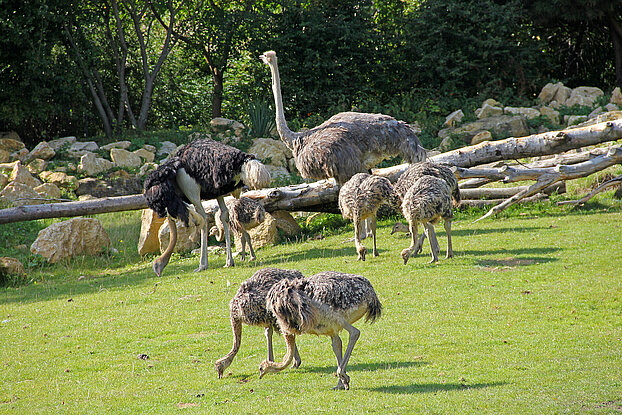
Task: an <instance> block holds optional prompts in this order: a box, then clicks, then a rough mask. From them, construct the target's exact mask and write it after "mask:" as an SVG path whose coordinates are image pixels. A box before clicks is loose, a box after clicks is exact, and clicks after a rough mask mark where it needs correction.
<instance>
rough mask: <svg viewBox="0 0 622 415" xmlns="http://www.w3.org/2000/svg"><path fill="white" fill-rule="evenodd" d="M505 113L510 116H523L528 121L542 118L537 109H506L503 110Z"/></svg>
mask: <svg viewBox="0 0 622 415" xmlns="http://www.w3.org/2000/svg"><path fill="white" fill-rule="evenodd" d="M503 113H504V114H509V115H522V116H524V117H525V118H527V119H528V120H532V119H534V118H538V117H539V116H540V111H538V110H537V109H535V108H526V107H505V108H503Z"/></svg>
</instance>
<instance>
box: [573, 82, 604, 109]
mask: <svg viewBox="0 0 622 415" xmlns="http://www.w3.org/2000/svg"><path fill="white" fill-rule="evenodd" d="M603 95H605V93H604V92H603V90H602V89H600V88H596V87H591V86H580V87H577V88H575V89H573V90H572V93H571V94H570V98H568V100H566V102H565V103H564V105H566V106H567V107H572V106H573V105H581V106H585V107H593V106H594V104H596V100H597V99H598V98H600V97H602V96H603Z"/></svg>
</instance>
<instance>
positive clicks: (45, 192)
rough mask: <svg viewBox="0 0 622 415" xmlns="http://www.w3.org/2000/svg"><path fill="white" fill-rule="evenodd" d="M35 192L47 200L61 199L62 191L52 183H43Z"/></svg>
mask: <svg viewBox="0 0 622 415" xmlns="http://www.w3.org/2000/svg"><path fill="white" fill-rule="evenodd" d="M34 191H35V192H37V193H38V194H39V196H41V197H42V198H46V199H60V197H61V191H60V189H59V188H58V186H56V185H55V184H52V183H43V184H42V185H40V186H37V187H35V188H34Z"/></svg>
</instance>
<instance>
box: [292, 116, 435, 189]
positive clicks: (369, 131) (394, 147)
mask: <svg viewBox="0 0 622 415" xmlns="http://www.w3.org/2000/svg"><path fill="white" fill-rule="evenodd" d="M293 153H294V157H295V159H296V167H297V168H298V170H299V171H300V173H301V174H302V176H303V177H305V178H309V179H315V180H320V179H327V178H330V177H334V178H335V179H336V180H337V182H338V183H345V182H346V181H347V180H348V179H350V177H352V176H353V175H355V174H356V173H363V172H368V171H369V169H371V168H372V167H375V166H376V165H377V164H378V163H380V162H381V161H383V160H386V159H389V158H391V157H395V156H402V157H403V158H404V159H405V160H406V161H408V162H410V163H415V162H419V161H423V160H425V158H426V152H425V149H424V148H423V147H422V146H421V143H420V142H419V139H418V138H417V135H416V134H415V133H414V131H413V130H412V129H411V128H410V127H409V126H408V125H407V124H406V123H405V122H403V121H398V120H396V119H395V118H393V117H390V116H388V115H383V114H367V113H359V112H342V113H339V114H336V115H334V116H332V117H331V118H329V119H328V120H326V121H325V122H324V123H322V124H321V125H319V126H317V127H315V128H313V129H311V130H309V131H305V132H302V133H297V134H296V138H295V140H294V143H293Z"/></svg>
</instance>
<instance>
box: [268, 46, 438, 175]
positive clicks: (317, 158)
mask: <svg viewBox="0 0 622 415" xmlns="http://www.w3.org/2000/svg"><path fill="white" fill-rule="evenodd" d="M261 60H262V61H263V62H264V63H265V64H266V65H268V66H269V67H270V72H271V74H272V92H273V93H274V102H275V105H276V128H277V131H278V132H279V136H280V137H281V140H282V141H283V142H284V143H285V145H286V146H287V147H288V148H289V149H290V150H291V151H292V153H293V155H294V158H295V160H296V167H297V168H298V170H299V171H300V174H301V175H302V177H304V178H307V179H314V180H321V179H328V178H331V177H333V178H335V180H336V181H337V183H338V184H343V183H345V182H346V181H348V180H349V179H350V177H352V176H354V175H355V174H356V173H368V172H369V170H370V169H371V168H372V167H375V166H376V165H377V164H378V163H380V162H381V161H383V160H387V159H389V158H391V157H395V156H401V157H403V158H404V159H405V161H407V162H409V163H416V162H419V161H423V160H425V158H426V151H425V149H424V148H423V147H422V146H421V143H420V142H419V139H418V138H417V135H416V134H415V133H414V131H413V130H412V129H411V128H410V127H409V126H408V124H406V123H405V122H403V121H398V120H396V119H395V118H393V117H390V116H388V115H383V114H367V113H360V112H341V113H339V114H336V115H333V116H332V117H331V118H329V119H328V120H326V121H325V122H324V123H322V124H321V125H319V126H317V127H315V128H312V129H310V130H308V131H304V132H299V133H296V132H293V131H291V130H290V129H289V128H288V127H287V121H286V120H285V112H284V109H283V99H282V97H281V80H280V77H279V68H278V64H277V57H276V53H275V52H274V51H269V52H265V53H264V54H263V55H261Z"/></svg>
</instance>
